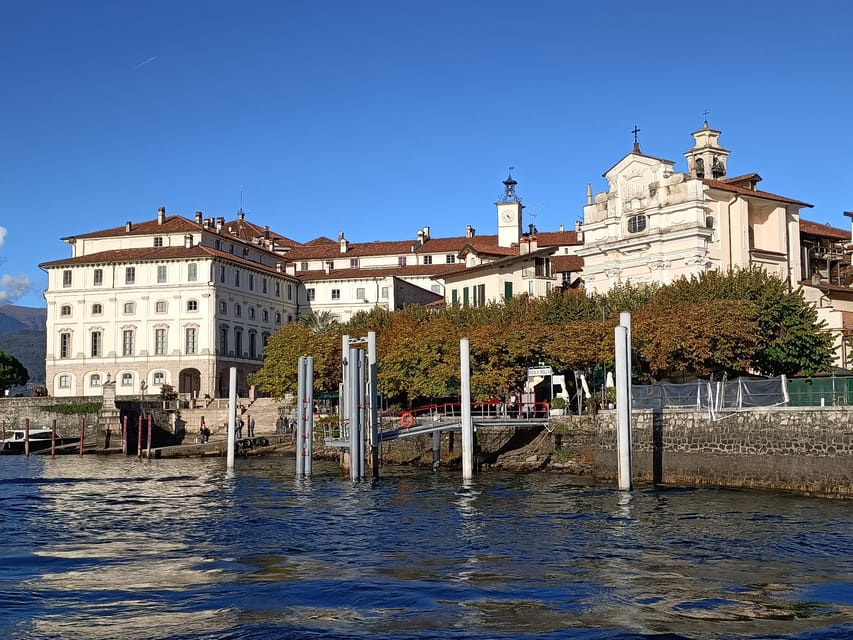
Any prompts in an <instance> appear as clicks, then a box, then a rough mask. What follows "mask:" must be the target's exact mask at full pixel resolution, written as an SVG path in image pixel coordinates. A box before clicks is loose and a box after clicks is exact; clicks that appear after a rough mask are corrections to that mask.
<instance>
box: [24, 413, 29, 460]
mask: <svg viewBox="0 0 853 640" xmlns="http://www.w3.org/2000/svg"><path fill="white" fill-rule="evenodd" d="M24 456H25V457H27V458H29V457H30V419H29V418H27V419H26V420H24Z"/></svg>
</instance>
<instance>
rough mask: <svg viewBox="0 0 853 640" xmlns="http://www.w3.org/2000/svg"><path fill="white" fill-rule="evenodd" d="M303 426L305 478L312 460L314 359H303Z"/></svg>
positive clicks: (309, 470) (308, 473)
mask: <svg viewBox="0 0 853 640" xmlns="http://www.w3.org/2000/svg"><path fill="white" fill-rule="evenodd" d="M304 386H305V388H304V391H305V409H306V413H305V424H304V425H303V436H304V437H305V462H304V463H303V469H302V470H303V471H304V473H305V475H306V476H310V475H311V467H312V460H313V458H314V358H312V357H311V356H307V357H306V358H305V383H304Z"/></svg>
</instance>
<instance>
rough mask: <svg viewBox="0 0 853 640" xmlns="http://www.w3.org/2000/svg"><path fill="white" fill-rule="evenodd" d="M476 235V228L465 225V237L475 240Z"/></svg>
mask: <svg viewBox="0 0 853 640" xmlns="http://www.w3.org/2000/svg"><path fill="white" fill-rule="evenodd" d="M475 233H477V232H476V230H475V229H474V227H472V226H471V225H470V224H466V225H465V237H466V238H473V237H474V234H475Z"/></svg>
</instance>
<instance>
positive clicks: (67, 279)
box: [62, 269, 71, 289]
mask: <svg viewBox="0 0 853 640" xmlns="http://www.w3.org/2000/svg"><path fill="white" fill-rule="evenodd" d="M70 286H71V269H66V270H65V271H63V272H62V287H63V289H67V288H68V287H70Z"/></svg>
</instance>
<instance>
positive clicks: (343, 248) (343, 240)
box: [338, 231, 349, 253]
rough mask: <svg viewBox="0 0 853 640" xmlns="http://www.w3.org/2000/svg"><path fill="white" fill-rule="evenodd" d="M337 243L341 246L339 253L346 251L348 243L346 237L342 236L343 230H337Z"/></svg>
mask: <svg viewBox="0 0 853 640" xmlns="http://www.w3.org/2000/svg"><path fill="white" fill-rule="evenodd" d="M338 244H339V245H340V246H341V253H346V252H347V247H348V246H349V243H348V242H347V239H346V238H344V232H343V231H340V232H338Z"/></svg>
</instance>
